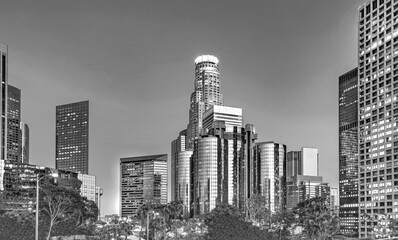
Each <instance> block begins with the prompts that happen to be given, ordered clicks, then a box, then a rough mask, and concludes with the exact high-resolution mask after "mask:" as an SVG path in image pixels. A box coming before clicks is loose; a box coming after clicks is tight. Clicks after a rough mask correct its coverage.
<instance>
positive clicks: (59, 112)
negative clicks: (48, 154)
mask: <svg viewBox="0 0 398 240" xmlns="http://www.w3.org/2000/svg"><path fill="white" fill-rule="evenodd" d="M88 129H89V102H88V101H83V102H76V103H70V104H65V105H60V106H57V108H56V128H55V134H56V136H55V137H56V138H55V161H56V162H55V167H56V168H57V169H62V170H67V171H73V172H78V173H84V174H88V139H89V135H88V134H89V132H88Z"/></svg>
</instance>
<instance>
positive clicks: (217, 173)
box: [192, 136, 228, 215]
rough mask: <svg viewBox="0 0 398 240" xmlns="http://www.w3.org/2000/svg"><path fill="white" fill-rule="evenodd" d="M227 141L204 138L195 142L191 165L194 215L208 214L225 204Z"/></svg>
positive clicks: (209, 137)
mask: <svg viewBox="0 0 398 240" xmlns="http://www.w3.org/2000/svg"><path fill="white" fill-rule="evenodd" d="M226 144H227V140H225V139H222V138H220V137H216V136H204V137H202V138H199V139H196V140H195V145H194V153H193V158H192V165H193V183H194V189H193V201H194V204H193V211H194V215H200V214H205V213H208V212H210V211H211V210H212V209H214V208H215V207H216V204H220V203H227V201H228V192H227V191H228V190H227V188H226V186H227V176H226V175H227V169H226V163H227V157H226V154H227V152H226V150H227V149H226V147H227V145H226Z"/></svg>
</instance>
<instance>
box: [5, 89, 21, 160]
mask: <svg viewBox="0 0 398 240" xmlns="http://www.w3.org/2000/svg"><path fill="white" fill-rule="evenodd" d="M7 92H8V95H7V100H8V102H7V160H12V161H15V162H17V161H20V160H21V159H20V154H21V136H20V135H21V133H20V129H19V125H20V122H21V89H19V88H16V87H14V86H11V85H8V91H7Z"/></svg>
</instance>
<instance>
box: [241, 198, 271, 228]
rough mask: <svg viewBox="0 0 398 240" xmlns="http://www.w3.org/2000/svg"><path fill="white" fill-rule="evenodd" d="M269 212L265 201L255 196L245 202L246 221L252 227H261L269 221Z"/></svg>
mask: <svg viewBox="0 0 398 240" xmlns="http://www.w3.org/2000/svg"><path fill="white" fill-rule="evenodd" d="M269 217H270V212H269V210H268V209H267V199H266V198H265V197H264V196H262V195H260V194H255V195H253V196H252V197H251V198H248V199H247V201H246V219H247V220H248V221H250V222H252V223H253V225H254V226H258V227H263V226H264V225H265V224H266V222H267V220H269Z"/></svg>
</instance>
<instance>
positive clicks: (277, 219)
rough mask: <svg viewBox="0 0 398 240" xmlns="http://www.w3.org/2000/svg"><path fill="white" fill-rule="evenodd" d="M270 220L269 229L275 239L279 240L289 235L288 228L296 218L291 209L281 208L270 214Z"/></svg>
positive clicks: (289, 228)
mask: <svg viewBox="0 0 398 240" xmlns="http://www.w3.org/2000/svg"><path fill="white" fill-rule="evenodd" d="M271 222H272V224H271V229H270V230H271V231H272V232H273V233H274V235H275V236H276V238H277V239H280V240H281V239H286V238H287V237H288V236H290V230H291V228H292V226H293V225H294V224H295V222H296V219H295V217H294V214H293V212H292V211H289V210H284V209H282V210H279V211H277V212H275V213H274V214H272V217H271Z"/></svg>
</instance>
